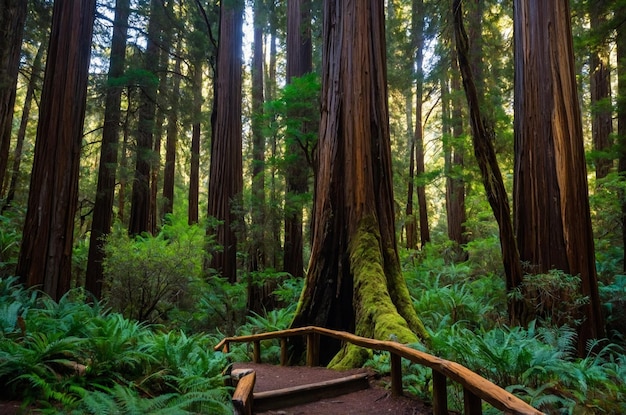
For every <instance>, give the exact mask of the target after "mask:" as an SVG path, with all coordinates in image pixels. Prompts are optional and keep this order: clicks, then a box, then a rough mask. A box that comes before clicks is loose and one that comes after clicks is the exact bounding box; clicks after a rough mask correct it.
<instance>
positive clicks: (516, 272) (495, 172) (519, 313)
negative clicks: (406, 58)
mask: <svg viewBox="0 0 626 415" xmlns="http://www.w3.org/2000/svg"><path fill="white" fill-rule="evenodd" d="M452 7H453V13H454V38H455V40H456V49H457V58H458V62H459V69H460V70H461V76H462V78H463V88H464V89H465V95H466V97H467V105H468V107H469V112H470V121H471V125H472V142H473V144H474V155H475V156H476V161H477V162H478V166H479V168H480V172H481V176H482V180H483V185H484V187H485V192H486V193H487V199H488V200H489V205H490V206H491V210H492V211H493V213H494V216H495V217H496V221H497V222H498V228H499V236H500V248H501V250H502V261H503V263H504V271H505V273H506V290H507V293H511V292H512V291H513V290H515V289H516V288H517V287H519V286H520V285H521V283H522V279H523V274H522V268H521V263H520V258H519V252H518V250H517V244H516V241H515V235H514V233H513V223H512V221H511V210H510V207H509V199H508V196H507V193H506V188H505V187H504V181H503V179H502V173H501V172H500V167H499V166H498V161H497V159H496V152H495V149H494V147H493V139H494V131H493V126H492V125H491V124H490V123H489V122H488V121H487V120H486V118H483V117H482V116H481V111H480V98H479V96H478V91H477V90H476V84H475V83H474V78H473V74H472V70H471V66H470V60H469V55H468V53H469V43H468V38H467V33H466V32H465V27H464V25H463V10H462V7H461V0H454V1H453V5H452ZM508 301H509V304H508V306H509V318H510V320H511V322H513V323H521V324H525V323H527V322H528V321H527V315H528V311H527V310H526V308H525V304H524V302H523V301H520V300H519V299H517V298H515V297H509V300H508Z"/></svg>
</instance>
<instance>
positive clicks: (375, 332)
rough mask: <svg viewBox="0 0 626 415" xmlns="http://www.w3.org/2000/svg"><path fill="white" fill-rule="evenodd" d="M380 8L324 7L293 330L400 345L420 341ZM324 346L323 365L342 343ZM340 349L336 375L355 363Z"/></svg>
mask: <svg viewBox="0 0 626 415" xmlns="http://www.w3.org/2000/svg"><path fill="white" fill-rule="evenodd" d="M383 7H384V6H383V2H380V1H356V2H345V1H341V0H325V1H324V23H323V32H322V33H323V44H324V49H323V57H322V59H323V64H322V118H321V121H320V137H319V145H318V156H319V157H318V160H319V170H318V173H317V176H316V188H315V201H314V208H313V215H314V217H315V218H314V221H313V244H312V249H311V260H310V262H309V271H308V274H307V278H306V282H305V287H304V290H303V292H302V295H301V297H300V303H299V304H298V309H297V311H296V316H295V319H294V321H293V323H292V326H293V327H299V326H305V325H316V326H322V327H328V328H333V329H339V330H346V331H350V332H354V333H356V334H358V335H361V336H364V337H369V338H377V339H382V340H389V339H397V340H398V341H400V342H402V343H410V342H415V341H417V340H418V336H419V337H422V338H425V337H427V334H426V332H425V330H424V328H423V326H422V324H421V322H420V320H419V318H418V317H417V315H416V313H415V309H414V308H413V306H412V304H411V300H410V297H409V292H408V289H407V287H406V283H405V281H404V278H403V277H402V273H401V269H400V262H399V259H398V253H397V244H396V235H395V217H394V206H393V203H394V200H393V187H392V181H391V145H390V136H389V119H388V106H387V85H386V79H387V70H386V67H387V66H386V55H385V19H384V13H383ZM321 341H322V342H323V345H322V347H321V348H320V349H321V356H320V359H321V360H322V362H328V361H329V359H330V358H331V357H332V356H333V355H334V354H335V353H337V351H338V350H339V346H340V345H339V344H337V343H336V342H332V341H326V340H321ZM363 358H364V357H363V355H362V354H359V351H358V350H357V349H356V348H354V347H350V346H347V347H345V348H343V349H342V350H341V352H340V353H339V354H337V355H336V356H335V358H334V360H333V361H332V362H331V366H334V367H350V366H354V365H360V364H361V363H362V361H363Z"/></svg>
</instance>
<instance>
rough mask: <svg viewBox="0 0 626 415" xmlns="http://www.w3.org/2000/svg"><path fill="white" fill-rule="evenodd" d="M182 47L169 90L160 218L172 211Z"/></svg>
mask: <svg viewBox="0 0 626 415" xmlns="http://www.w3.org/2000/svg"><path fill="white" fill-rule="evenodd" d="M181 52H182V45H181V42H180V40H179V41H178V46H177V47H176V60H175V63H174V72H173V73H172V85H171V88H170V94H169V101H170V108H169V111H168V113H167V142H166V144H165V166H164V168H163V212H162V214H161V216H162V217H165V215H166V214H168V213H172V212H173V211H174V185H175V172H176V149H177V147H178V111H179V109H178V107H179V96H180V78H181V73H180V67H181V62H182V58H181Z"/></svg>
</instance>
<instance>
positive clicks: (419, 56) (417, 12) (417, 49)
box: [407, 0, 430, 248]
mask: <svg viewBox="0 0 626 415" xmlns="http://www.w3.org/2000/svg"><path fill="white" fill-rule="evenodd" d="M423 8H424V2H423V0H413V2H412V13H411V14H412V19H411V27H412V33H413V35H412V39H411V42H412V50H413V51H414V53H415V72H414V75H415V78H416V94H415V130H414V134H413V138H412V140H411V144H410V151H411V154H410V160H409V176H410V180H409V189H408V198H407V217H408V218H409V221H410V223H409V228H407V244H408V245H407V246H409V247H411V248H416V247H417V241H416V240H415V239H416V235H415V230H414V229H411V228H412V227H413V228H414V226H415V218H414V215H413V206H412V205H413V187H414V185H415V183H414V182H415V179H414V174H413V171H414V169H415V176H417V177H418V178H420V175H422V176H423V175H424V173H425V172H426V168H425V164H424V126H423V124H422V123H423V120H422V118H423V117H422V108H423V103H422V101H423V90H424V70H423V68H422V65H423V61H424V16H423V10H422V9H423ZM416 190H417V203H418V210H419V229H420V245H421V246H422V247H424V245H425V244H426V243H427V242H430V227H429V225H428V208H427V201H426V186H425V184H423V183H421V182H420V184H418V185H417V189H416ZM409 203H410V204H409ZM409 211H410V212H409ZM409 236H410V239H411V241H409Z"/></svg>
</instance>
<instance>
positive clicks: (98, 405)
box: [0, 278, 232, 414]
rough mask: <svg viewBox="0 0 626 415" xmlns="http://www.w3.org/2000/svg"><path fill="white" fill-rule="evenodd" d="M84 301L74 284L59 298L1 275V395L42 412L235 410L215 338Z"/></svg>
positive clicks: (218, 411)
mask: <svg viewBox="0 0 626 415" xmlns="http://www.w3.org/2000/svg"><path fill="white" fill-rule="evenodd" d="M88 300H91V299H89V298H88V296H87V295H86V294H85V293H84V292H82V291H80V290H74V291H70V292H69V293H68V294H67V295H66V296H64V297H63V298H62V299H61V300H60V301H59V302H58V303H57V302H55V301H52V300H51V299H50V298H48V297H46V296H44V295H43V294H40V293H37V292H34V291H30V290H25V289H23V288H22V287H21V286H20V285H19V284H17V280H16V279H15V278H9V279H0V310H2V314H1V315H0V327H1V328H2V331H1V333H0V383H1V384H3V385H5V388H4V389H3V390H2V391H1V392H0V399H5V400H8V399H11V400H20V401H22V402H24V406H31V407H34V408H37V410H39V411H41V412H43V413H64V414H65V413H77V414H89V413H93V414H113V413H125V414H133V413H136V414H144V413H151V414H152V413H154V414H156V413H167V414H170V413H173V414H178V413H180V414H183V413H185V414H186V413H216V414H220V413H230V412H231V411H232V409H231V407H230V404H229V400H230V395H229V390H228V389H227V388H226V387H224V384H223V379H222V376H221V370H222V369H223V367H224V366H225V365H226V362H225V357H224V356H223V355H222V354H221V353H214V352H213V349H212V345H213V344H214V343H215V342H216V340H215V339H214V338H213V337H211V336H209V335H201V334H198V335H192V336H187V335H185V334H184V333H183V332H164V331H161V330H159V327H158V326H149V325H146V324H144V323H139V322H137V321H134V320H129V319H127V318H125V317H123V316H122V315H121V314H119V313H110V312H106V311H105V310H103V309H102V308H101V306H100V305H99V304H98V303H96V302H93V301H88ZM16 304H17V305H16ZM18 305H19V306H18Z"/></svg>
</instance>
